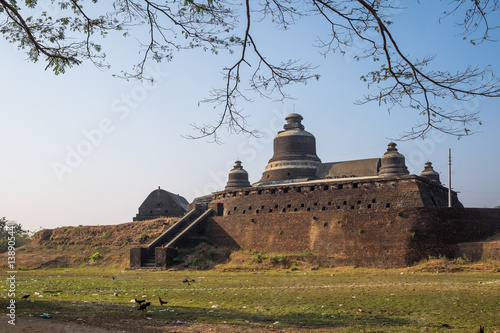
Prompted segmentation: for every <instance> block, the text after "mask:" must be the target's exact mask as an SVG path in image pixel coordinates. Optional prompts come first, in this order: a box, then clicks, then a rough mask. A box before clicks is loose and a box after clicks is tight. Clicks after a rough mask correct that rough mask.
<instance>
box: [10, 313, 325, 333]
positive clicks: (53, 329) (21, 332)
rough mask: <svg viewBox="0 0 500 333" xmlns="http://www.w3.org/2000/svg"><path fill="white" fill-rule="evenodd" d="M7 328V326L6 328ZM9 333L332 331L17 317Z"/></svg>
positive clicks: (313, 332) (316, 332) (314, 332)
mask: <svg viewBox="0 0 500 333" xmlns="http://www.w3.org/2000/svg"><path fill="white" fill-rule="evenodd" d="M2 326H3V325H2ZM7 326H8V327H7V333H11V332H12V333H45V332H50V333H129V332H134V333H159V332H169V333H170V332H172V333H173V332H175V333H204V332H220V333H233V332H252V333H253V332H255V333H263V332H280V333H281V332H283V333H308V332H312V333H320V332H330V331H331V328H330V329H325V328H323V329H313V328H280V327H274V326H267V327H242V326H234V325H221V324H200V323H159V322H151V321H150V322H146V321H132V320H127V321H123V322H121V323H109V322H108V323H106V322H101V323H88V322H84V321H81V322H67V321H62V320H58V319H54V318H51V319H43V318H38V317H21V318H16V325H15V326H14V325H7Z"/></svg>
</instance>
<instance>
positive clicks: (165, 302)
mask: <svg viewBox="0 0 500 333" xmlns="http://www.w3.org/2000/svg"><path fill="white" fill-rule="evenodd" d="M158 299H159V300H160V305H163V304H167V303H168V302H167V301H163V300H162V299H161V297H160V296H158Z"/></svg>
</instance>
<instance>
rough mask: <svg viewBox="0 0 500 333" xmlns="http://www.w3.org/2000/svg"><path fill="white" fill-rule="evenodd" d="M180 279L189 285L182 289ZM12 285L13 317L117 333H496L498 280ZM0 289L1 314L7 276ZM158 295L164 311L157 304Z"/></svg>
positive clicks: (203, 278)
mask: <svg viewBox="0 0 500 333" xmlns="http://www.w3.org/2000/svg"><path fill="white" fill-rule="evenodd" d="M103 275H104V276H108V277H102V276H103ZM186 275H189V279H194V280H195V282H193V283H191V284H190V285H187V284H182V280H183V279H184V278H185V277H186ZM111 276H114V277H115V279H114V280H113V279H112V278H111ZM16 278H17V280H16V281H17V289H16V291H17V297H16V298H17V299H18V301H17V303H16V305H17V309H16V311H17V312H16V314H17V315H20V316H21V317H22V316H23V315H24V316H26V315H28V314H35V315H36V314H41V313H45V312H46V313H49V314H51V315H53V316H54V317H57V316H59V317H61V318H64V320H75V321H76V320H79V319H80V320H81V319H83V320H90V318H94V320H95V319H96V318H99V320H98V321H99V322H107V323H108V326H109V325H111V323H114V324H113V325H114V327H116V325H119V324H117V323H118V322H120V320H124V318H132V319H133V318H137V319H144V317H145V316H149V317H150V318H152V319H151V320H150V322H151V321H152V322H158V323H160V322H172V321H177V320H180V321H183V322H197V323H225V324H231V325H245V326H249V325H250V326H269V325H274V326H276V325H277V326H278V327H303V326H307V327H323V328H325V329H328V331H331V330H335V331H338V332H441V331H443V332H476V330H477V328H478V327H479V325H480V324H481V325H484V326H486V328H487V330H486V332H493V330H496V331H500V321H499V320H498V318H499V301H498V300H499V299H500V275H499V273H489V272H480V273H478V272H460V273H418V272H413V273H412V268H406V269H400V270H395V269H391V270H374V269H338V270H335V269H329V270H326V269H320V270H318V271H307V272H305V271H293V272H291V271H289V270H288V271H285V270H281V271H280V270H276V271H265V272H238V273H219V272H215V271H147V270H126V271H118V270H105V271H103V270H102V269H94V268H85V269H75V268H71V269H50V270H32V271H19V272H18V273H17V276H16ZM0 289H2V294H3V296H4V298H2V299H0V306H1V307H2V308H4V309H5V307H6V306H7V302H8V299H7V289H8V288H7V283H6V280H5V279H3V282H2V284H1V285H0ZM115 291H116V292H117V293H118V296H114V295H113V293H114V292H115ZM22 293H28V294H31V297H30V301H24V300H23V301H21V300H19V299H20V298H21V296H22ZM36 293H38V294H39V295H37V294H36ZM40 296H43V297H40ZM158 296H161V298H162V299H163V300H167V301H168V304H167V305H164V306H163V307H161V306H160V305H159V302H158ZM134 298H138V299H144V298H145V299H147V300H149V301H152V306H151V307H150V308H149V310H151V311H152V312H148V313H142V312H141V311H137V310H136V304H134V303H131V302H130V301H131V300H132V299H134ZM276 322H279V323H276Z"/></svg>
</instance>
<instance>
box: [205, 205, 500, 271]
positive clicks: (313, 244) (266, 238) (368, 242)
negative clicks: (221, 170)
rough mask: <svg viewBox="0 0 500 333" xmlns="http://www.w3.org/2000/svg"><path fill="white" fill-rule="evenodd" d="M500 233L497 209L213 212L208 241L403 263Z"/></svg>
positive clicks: (342, 260) (365, 262) (351, 261)
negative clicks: (262, 212)
mask: <svg viewBox="0 0 500 333" xmlns="http://www.w3.org/2000/svg"><path fill="white" fill-rule="evenodd" d="M496 232H500V210H498V209H471V208H468V209H465V208H451V209H450V208H423V207H421V208H400V209H394V208H390V209H371V210H368V209H354V210H343V209H340V210H337V209H335V210H321V209H320V210H316V211H297V212H287V213H267V214H256V213H252V214H239V215H237V214H234V215H229V216H227V215H226V216H214V217H211V218H209V219H208V220H207V223H206V229H205V235H206V236H207V237H208V238H209V239H210V241H211V242H214V243H216V244H220V245H226V246H231V247H240V248H243V249H246V250H249V249H252V250H256V251H263V252H267V253H286V254H301V253H304V252H306V251H312V252H313V253H314V254H317V255H318V254H319V255H321V256H323V257H325V258H327V259H328V260H327V261H328V262H329V263H330V264H333V265H358V266H367V267H370V266H377V267H402V266H406V265H411V264H412V263H413V262H416V261H419V260H421V259H425V258H427V257H428V256H429V255H433V256H437V255H447V256H454V255H457V254H458V243H460V242H466V241H475V240H478V239H481V238H484V237H488V236H490V235H492V234H494V233H496Z"/></svg>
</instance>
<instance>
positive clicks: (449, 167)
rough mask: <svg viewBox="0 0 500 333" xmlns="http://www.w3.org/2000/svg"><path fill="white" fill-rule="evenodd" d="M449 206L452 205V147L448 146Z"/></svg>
mask: <svg viewBox="0 0 500 333" xmlns="http://www.w3.org/2000/svg"><path fill="white" fill-rule="evenodd" d="M448 207H451V148H448Z"/></svg>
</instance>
